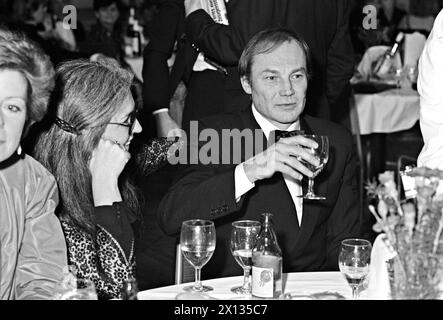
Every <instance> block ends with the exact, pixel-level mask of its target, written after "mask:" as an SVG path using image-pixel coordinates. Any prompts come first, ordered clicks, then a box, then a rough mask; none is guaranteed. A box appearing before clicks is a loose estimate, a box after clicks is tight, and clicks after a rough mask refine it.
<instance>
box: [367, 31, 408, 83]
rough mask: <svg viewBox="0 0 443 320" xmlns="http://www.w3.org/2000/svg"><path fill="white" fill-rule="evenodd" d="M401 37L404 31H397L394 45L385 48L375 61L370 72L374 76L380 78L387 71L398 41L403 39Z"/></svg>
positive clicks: (390, 65)
mask: <svg viewBox="0 0 443 320" xmlns="http://www.w3.org/2000/svg"><path fill="white" fill-rule="evenodd" d="M403 38H404V33H403V32H399V33H398V35H397V37H396V38H395V43H394V45H393V46H392V47H391V48H390V49H388V50H386V52H385V53H384V54H383V55H382V56H381V57H380V59H379V60H378V61H377V63H376V64H375V67H374V69H373V72H372V74H373V75H374V76H375V77H378V78H381V77H383V76H385V75H386V74H388V73H389V71H390V69H391V67H392V63H393V62H392V60H393V59H394V57H395V54H396V53H397V51H398V48H399V47H400V43H401V42H402V41H403Z"/></svg>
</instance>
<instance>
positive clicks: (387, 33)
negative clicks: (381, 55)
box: [377, 0, 406, 45]
mask: <svg viewBox="0 0 443 320" xmlns="http://www.w3.org/2000/svg"><path fill="white" fill-rule="evenodd" d="M380 4H381V5H380V9H379V11H378V17H377V18H378V26H377V27H378V29H381V31H382V32H383V40H384V42H383V44H386V45H391V44H392V43H394V41H395V37H396V36H397V33H398V25H399V23H400V21H401V20H402V19H403V18H404V16H405V15H406V11H404V10H402V9H399V8H397V7H396V1H395V0H381V2H380Z"/></svg>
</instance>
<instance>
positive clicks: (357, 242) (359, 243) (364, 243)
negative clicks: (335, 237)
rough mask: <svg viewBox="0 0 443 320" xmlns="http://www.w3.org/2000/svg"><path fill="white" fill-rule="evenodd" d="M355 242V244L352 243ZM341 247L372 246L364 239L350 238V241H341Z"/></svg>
mask: <svg viewBox="0 0 443 320" xmlns="http://www.w3.org/2000/svg"><path fill="white" fill-rule="evenodd" d="M352 242H355V243H352ZM341 243H342V245H345V246H354V247H366V246H368V245H370V246H372V244H371V242H370V241H369V240H366V239H360V238H350V239H344V240H342V242H341Z"/></svg>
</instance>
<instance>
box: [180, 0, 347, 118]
mask: <svg viewBox="0 0 443 320" xmlns="http://www.w3.org/2000/svg"><path fill="white" fill-rule="evenodd" d="M226 9H227V13H228V18H229V22H230V25H229V26H225V25H221V24H217V23H214V21H213V20H212V19H211V17H210V16H209V15H208V14H207V13H206V12H205V11H204V10H197V11H195V12H193V13H191V14H190V15H189V16H188V17H187V18H186V20H185V32H186V35H187V36H188V37H189V39H190V41H191V42H193V43H194V44H195V45H196V46H197V47H198V48H199V49H200V50H201V51H203V52H204V53H205V55H206V56H208V57H209V58H210V59H212V60H214V61H216V62H218V63H219V64H221V65H224V66H226V67H227V69H228V76H226V77H225V76H223V75H222V74H220V73H217V72H215V71H207V72H206V75H204V74H203V75H202V74H201V73H197V74H198V77H199V78H200V79H199V83H201V84H202V85H205V84H206V87H204V88H205V89H206V88H208V87H210V86H209V85H207V82H208V81H212V82H213V86H212V87H213V89H212V90H211V91H210V92H208V91H207V90H203V89H200V90H198V86H197V85H194V87H196V88H195V90H196V91H197V92H196V93H195V94H196V95H197V96H196V97H195V98H194V97H191V98H192V99H189V100H188V102H187V105H190V108H201V109H202V110H203V108H207V109H211V108H212V109H214V113H215V112H216V111H217V112H218V110H219V109H220V107H219V106H218V104H219V101H220V97H219V95H218V92H219V91H223V90H224V91H225V94H224V100H225V101H223V98H221V100H222V102H223V103H224V110H227V111H230V110H233V109H234V108H237V107H238V106H239V105H238V103H239V101H240V103H242V104H243V105H244V104H245V103H246V105H244V107H245V108H247V107H248V105H249V104H248V100H247V99H245V97H244V96H245V95H246V94H245V93H244V92H243V90H242V88H241V84H240V81H239V76H238V72H237V63H238V60H239V59H240V55H241V53H242V51H243V48H244V46H245V45H246V43H247V42H248V41H249V40H250V39H251V38H252V36H253V35H255V34H256V33H257V32H258V31H260V30H263V29H266V28H271V27H286V28H288V29H291V30H294V31H295V32H297V33H298V34H299V35H300V36H302V37H303V38H304V39H305V40H306V42H307V43H308V45H309V47H310V49H311V51H312V56H313V62H314V63H313V67H314V68H313V69H314V70H313V71H314V78H313V81H312V83H311V84H310V85H309V91H308V97H309V99H310V101H312V102H313V103H312V104H311V106H310V107H309V108H308V109H306V112H307V114H310V115H313V116H318V117H321V118H324V119H330V118H331V116H332V115H331V110H330V109H331V106H332V108H333V109H332V110H333V115H335V116H337V113H338V111H339V110H337V108H339V107H342V106H343V104H347V98H348V95H347V93H348V92H347V89H348V88H349V87H348V83H349V79H350V78H351V77H352V74H353V71H354V57H353V49H352V44H351V39H350V35H349V30H348V29H349V25H348V23H349V13H350V10H351V6H350V1H349V0H260V1H257V0H230V1H229V2H227V3H226ZM209 73H212V74H211V75H210V76H209V75H208V74H209ZM193 76H194V74H193ZM214 78H215V80H214ZM192 80H193V79H192V77H191V82H192ZM219 83H221V85H220V84H219ZM189 91H190V92H188V94H192V92H191V90H189ZM211 96H214V97H215V98H214V99H213V101H212V103H209V101H211V100H210V98H211ZM233 96H234V97H236V98H232V97H233ZM199 100H202V102H200V101H199ZM199 104H201V105H202V106H201V107H200V106H199ZM202 112H203V111H202ZM214 113H213V114H214ZM205 114H208V113H205ZM199 115H200V114H192V115H191V116H190V118H194V119H195V118H199V117H198V116H199ZM185 118H186V117H185ZM337 120H339V119H337Z"/></svg>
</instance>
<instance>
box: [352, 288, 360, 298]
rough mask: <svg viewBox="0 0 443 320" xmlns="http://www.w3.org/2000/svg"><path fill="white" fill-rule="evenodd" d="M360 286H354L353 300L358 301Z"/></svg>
mask: <svg viewBox="0 0 443 320" xmlns="http://www.w3.org/2000/svg"><path fill="white" fill-rule="evenodd" d="M358 293H359V292H358V286H352V299H354V300H357V299H358Z"/></svg>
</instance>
